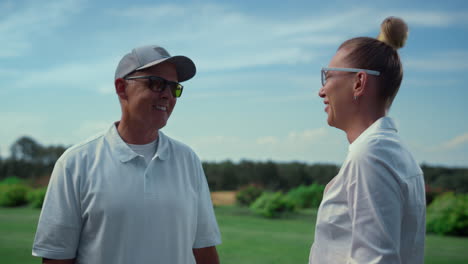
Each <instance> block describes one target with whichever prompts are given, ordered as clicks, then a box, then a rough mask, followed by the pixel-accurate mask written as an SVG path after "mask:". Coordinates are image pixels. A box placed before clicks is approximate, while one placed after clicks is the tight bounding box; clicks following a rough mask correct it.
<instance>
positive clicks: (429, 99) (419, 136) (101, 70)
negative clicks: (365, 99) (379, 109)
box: [0, 0, 468, 167]
mask: <svg viewBox="0 0 468 264" xmlns="http://www.w3.org/2000/svg"><path fill="white" fill-rule="evenodd" d="M408 2H410V1H381V2H379V1H359V4H356V3H355V2H352V1H310V0H309V1H264V0H262V1H225V2H223V1H211V2H210V1H166V2H165V1H90V0H89V1H86V0H45V1H22V0H20V1H16V0H11V1H10V0H1V1H0V35H1V36H2V40H1V41H0V98H1V99H0V100H1V101H0V102H1V103H0V124H1V128H0V155H2V156H3V157H5V156H8V155H9V147H10V145H11V144H12V143H13V142H14V141H15V140H16V139H18V138H19V137H20V136H23V135H28V136H31V137H33V138H34V139H36V140H37V141H39V142H40V143H42V144H46V145H48V144H66V145H71V144H74V143H78V142H80V141H82V140H84V139H86V138H88V137H89V136H91V135H93V134H95V133H97V132H99V131H102V130H105V129H107V128H108V127H109V126H110V125H111V123H112V122H114V121H116V120H118V119H119V118H120V108H119V104H118V100H117V96H116V95H115V93H114V87H113V76H114V71H115V67H116V65H117V63H118V61H119V60H120V58H121V57H122V56H123V55H124V54H126V53H128V52H129V51H130V50H131V49H132V48H133V47H135V46H140V45H148V44H158V45H161V46H163V47H165V48H167V49H168V50H169V52H170V53H171V54H172V55H179V54H182V55H186V56H189V57H190V58H192V59H193V60H194V62H195V63H196V65H197V69H198V72H197V75H196V76H195V78H194V79H192V80H189V81H187V82H185V83H184V85H185V89H184V95H183V96H182V97H181V98H180V99H179V100H178V102H177V105H176V108H175V110H174V112H173V114H172V116H171V119H170V120H169V123H168V125H167V126H166V127H165V128H164V129H163V131H164V132H165V133H166V134H168V135H170V136H172V137H173V138H176V139H178V140H180V141H183V142H185V143H186V144H188V145H190V146H191V147H192V148H193V149H194V150H195V151H196V152H197V153H198V154H199V156H200V158H201V159H202V160H206V161H220V160H226V159H231V160H234V161H238V160H240V159H250V160H262V161H263V160H274V161H303V162H307V163H316V162H326V163H334V164H341V163H342V161H343V160H344V158H345V156H346V152H347V145H348V143H347V141H346V137H345V134H344V133H343V132H342V131H339V130H336V129H334V128H330V127H328V125H327V123H326V114H325V112H324V111H323V109H324V105H323V102H322V100H321V99H320V98H319V97H318V96H317V92H318V89H319V88H320V68H321V67H323V66H326V65H328V63H329V60H330V59H331V57H332V56H333V55H334V53H335V51H336V48H337V47H338V46H339V44H340V43H341V42H343V41H344V40H346V39H348V38H351V37H356V36H370V37H375V36H376V35H377V34H378V32H379V25H380V22H381V21H382V20H383V19H384V18H385V17H387V16H390V15H394V16H399V17H402V18H403V19H405V20H406V21H407V23H408V24H409V27H410V34H409V39H408V41H407V45H406V46H405V47H404V48H403V49H401V50H400V54H401V57H402V61H403V65H404V69H405V76H404V80H403V83H402V86H401V88H400V92H399V94H398V96H397V98H396V99H395V102H394V104H393V107H392V110H391V112H390V116H392V117H393V118H395V119H396V121H397V123H398V124H399V132H400V134H401V136H402V138H403V139H404V141H405V142H406V143H407V145H408V146H409V148H410V149H411V151H412V152H413V153H414V156H415V157H416V159H417V160H418V161H419V162H420V163H423V162H424V163H428V164H434V165H445V166H465V167H466V166H468V122H467V119H468V118H467V114H468V106H467V105H468V87H467V83H468V74H467V72H468V4H467V3H465V2H464V1H411V2H410V3H408Z"/></svg>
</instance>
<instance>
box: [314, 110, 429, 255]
mask: <svg viewBox="0 0 468 264" xmlns="http://www.w3.org/2000/svg"><path fill="white" fill-rule="evenodd" d="M326 189H327V191H326V192H325V194H324V197H323V200H322V203H321V205H320V208H319V211H318V215H317V224H316V230H315V240H314V244H313V245H312V248H311V251H310V257H309V263H313V264H321V263H327V264H328V263H375V264H377V263H385V264H387V263H408V264H409V263H411V264H418V263H421V264H422V263H424V238H425V227H426V222H425V215H426V201H425V192H424V178H423V173H422V170H421V169H420V167H419V166H418V164H417V162H416V161H415V160H414V158H413V157H412V155H411V154H410V153H409V152H408V150H407V149H406V147H404V146H403V144H402V143H401V140H400V138H399V137H398V135H397V130H396V127H395V124H394V122H393V120H392V119H390V118H389V117H383V118H380V119H379V120H377V121H376V122H375V123H374V124H372V125H371V126H370V127H369V128H368V129H366V130H365V131H364V132H363V133H362V134H361V135H360V136H359V137H358V138H357V139H356V140H355V141H354V142H353V143H352V144H351V145H350V146H349V153H348V156H347V158H346V160H345V162H344V164H343V166H342V167H341V169H340V172H339V173H338V175H337V176H336V177H335V178H333V179H332V180H331V181H330V183H329V184H328V185H327V188H326Z"/></svg>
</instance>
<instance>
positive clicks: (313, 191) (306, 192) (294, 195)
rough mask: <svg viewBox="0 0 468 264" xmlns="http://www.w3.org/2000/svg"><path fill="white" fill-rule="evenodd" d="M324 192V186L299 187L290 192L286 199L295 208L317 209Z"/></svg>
mask: <svg viewBox="0 0 468 264" xmlns="http://www.w3.org/2000/svg"><path fill="white" fill-rule="evenodd" d="M324 190H325V186H323V185H319V184H315V183H314V184H311V185H309V186H304V185H301V186H299V187H297V188H294V189H292V190H290V191H289V192H288V194H287V197H288V199H289V200H290V201H291V202H292V203H293V204H294V206H295V207H296V208H318V207H319V205H320V202H321V201H322V197H323V191H324Z"/></svg>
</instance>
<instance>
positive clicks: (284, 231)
mask: <svg viewBox="0 0 468 264" xmlns="http://www.w3.org/2000/svg"><path fill="white" fill-rule="evenodd" d="M215 212H216V216H217V219H218V222H219V226H220V229H221V233H222V239H223V243H222V244H221V245H219V246H218V247H217V248H218V252H219V256H220V260H221V263H222V264H233V263H236V264H238V263H242V264H249V263H256V264H262V263H282V264H290V263H304V264H305V263H307V260H308V256H309V250H310V246H311V244H312V240H313V233H314V223H315V216H316V215H315V212H314V211H305V212H301V213H299V214H295V215H290V216H288V217H285V218H282V219H275V220H270V219H265V218H261V217H257V216H255V215H253V214H252V213H251V212H250V211H249V210H248V209H247V208H239V207H237V206H219V207H216V208H215ZM39 213H40V211H39V210H37V209H32V208H29V207H22V208H0V256H1V258H0V264H10V263H11V264H29V263H36V264H37V263H40V259H38V258H35V257H32V256H31V246H32V243H33V239H34V232H35V230H36V225H37V220H38V218H39ZM467 248H468V238H457V237H442V236H435V235H427V239H426V253H425V254H426V258H425V263H426V264H446V263H449V264H466V263H468V250H466V249H467Z"/></svg>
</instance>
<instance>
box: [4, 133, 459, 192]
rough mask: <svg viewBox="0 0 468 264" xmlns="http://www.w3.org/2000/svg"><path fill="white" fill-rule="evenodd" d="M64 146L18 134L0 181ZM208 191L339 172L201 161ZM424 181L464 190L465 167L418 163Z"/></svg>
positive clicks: (281, 185) (46, 161)
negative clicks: (41, 142) (46, 143)
mask: <svg viewBox="0 0 468 264" xmlns="http://www.w3.org/2000/svg"><path fill="white" fill-rule="evenodd" d="M66 148H67V147H66V146H63V145H55V146H54V145H52V146H44V145H42V144H40V143H39V142H37V141H36V140H34V139H33V138H31V137H21V138H19V139H18V140H16V141H15V142H14V143H13V144H12V145H11V147H10V153H11V154H10V156H9V157H7V158H1V157H0V180H2V179H4V178H7V177H17V178H21V179H26V180H29V181H32V182H34V181H35V180H37V179H39V178H43V177H48V176H49V175H50V173H51V172H52V169H53V167H54V164H55V162H56V160H57V159H58V158H59V157H60V155H62V153H63V152H64V151H65V150H66ZM203 168H204V170H205V174H206V177H207V180H208V184H209V185H210V188H211V190H212V191H220V190H238V189H239V188H241V187H243V186H246V185H249V184H256V185H259V186H262V187H263V188H265V189H269V190H273V191H277V190H281V191H288V190H290V189H292V188H294V187H297V186H300V185H310V184H313V183H317V184H321V185H325V184H327V183H328V182H329V181H330V180H331V179H332V178H333V177H334V176H335V175H336V174H337V173H338V171H339V169H340V167H339V166H338V165H335V164H320V163H317V164H307V163H302V162H274V161H265V162H261V161H250V160H242V161H239V162H232V161H229V160H226V161H222V162H203ZM421 168H422V170H423V172H424V178H425V181H426V184H427V185H428V186H430V187H431V188H432V189H437V190H440V191H448V190H451V191H455V192H457V193H468V168H450V167H443V166H431V165H428V164H422V165H421Z"/></svg>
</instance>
